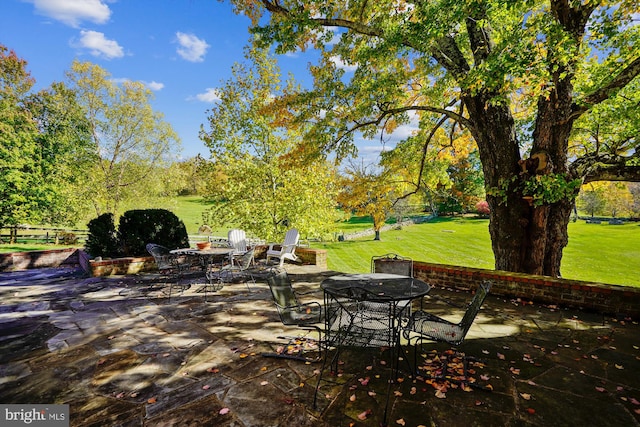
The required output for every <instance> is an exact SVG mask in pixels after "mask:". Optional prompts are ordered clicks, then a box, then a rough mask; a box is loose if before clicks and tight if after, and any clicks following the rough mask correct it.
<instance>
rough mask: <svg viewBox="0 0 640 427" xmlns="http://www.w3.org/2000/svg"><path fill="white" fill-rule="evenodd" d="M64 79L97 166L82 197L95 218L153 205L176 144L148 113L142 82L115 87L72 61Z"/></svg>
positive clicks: (100, 72) (101, 73) (99, 72)
mask: <svg viewBox="0 0 640 427" xmlns="http://www.w3.org/2000/svg"><path fill="white" fill-rule="evenodd" d="M67 78H68V80H69V85H70V87H71V88H72V89H73V90H74V91H75V92H76V94H77V102H78V104H79V105H80V106H81V108H82V110H83V112H84V115H85V117H86V119H87V121H88V127H89V131H90V135H91V143H92V146H93V153H94V160H95V161H94V163H93V164H92V168H91V169H90V171H89V173H88V175H87V176H86V181H85V186H84V188H83V190H84V191H83V194H82V196H83V197H85V198H86V199H87V200H90V201H91V203H92V205H93V208H94V210H95V213H96V214H97V215H100V214H102V213H105V212H111V213H114V214H116V215H117V214H118V213H119V212H121V211H122V210H123V209H126V208H127V207H130V206H131V205H132V204H134V205H135V206H136V207H141V206H143V205H147V206H148V205H153V204H154V203H156V202H157V198H158V197H160V196H162V195H163V193H164V191H165V186H164V182H165V181H166V175H163V174H164V173H166V171H167V169H166V161H167V160H169V156H170V155H171V154H172V153H175V152H176V151H177V150H178V149H179V140H178V136H177V135H176V133H175V132H174V131H173V129H172V128H171V126H170V125H169V123H167V122H165V121H164V120H163V116H162V114H161V113H159V112H156V111H153V109H152V108H151V105H150V102H151V99H152V93H151V91H150V90H149V89H148V88H146V87H145V86H144V84H142V83H140V82H133V81H125V82H123V83H121V84H117V83H116V82H114V81H113V80H112V79H111V78H110V75H109V73H108V72H107V71H106V70H104V69H103V68H101V67H99V66H97V65H95V64H91V63H89V62H79V61H74V62H73V64H72V66H71V70H70V71H69V72H68V73H67Z"/></svg>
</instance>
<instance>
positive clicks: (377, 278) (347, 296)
mask: <svg viewBox="0 0 640 427" xmlns="http://www.w3.org/2000/svg"><path fill="white" fill-rule="evenodd" d="M320 287H321V288H322V290H323V291H324V303H325V304H324V307H325V342H326V344H327V346H330V347H335V348H336V349H337V351H336V353H335V355H334V357H333V360H332V362H331V365H332V369H333V367H334V366H335V364H336V363H337V358H338V354H339V352H340V350H341V348H344V347H349V346H353V347H389V348H390V349H391V350H392V353H391V354H392V356H391V358H392V360H391V362H392V363H393V364H394V367H393V369H392V372H391V378H390V384H391V382H392V381H393V377H394V375H395V374H396V373H397V369H398V363H399V358H400V355H401V354H403V352H402V348H401V343H400V337H401V328H402V324H403V321H404V320H406V319H407V318H408V317H409V315H410V314H411V304H412V302H413V301H414V300H417V299H420V298H422V297H424V296H426V295H427V294H428V293H429V291H430V290H431V285H429V284H428V283H425V282H423V281H422V280H419V279H415V278H413V277H409V276H400V275H397V274H387V273H365V274H342V275H337V276H332V277H329V278H327V279H325V280H323V281H322V283H321V284H320ZM327 354H328V353H327V352H325V358H324V363H323V367H322V370H321V372H320V376H319V378H318V387H319V386H320V380H321V376H322V371H323V370H324V368H325V367H326V364H327ZM389 386H390V385H389ZM389 390H390V389H389ZM316 393H317V388H316ZM388 398H389V396H388V395H387V405H388ZM386 417H387V408H386V407H385V413H384V419H385V422H386Z"/></svg>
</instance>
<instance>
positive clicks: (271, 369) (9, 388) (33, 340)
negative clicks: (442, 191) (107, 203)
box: [0, 264, 640, 427]
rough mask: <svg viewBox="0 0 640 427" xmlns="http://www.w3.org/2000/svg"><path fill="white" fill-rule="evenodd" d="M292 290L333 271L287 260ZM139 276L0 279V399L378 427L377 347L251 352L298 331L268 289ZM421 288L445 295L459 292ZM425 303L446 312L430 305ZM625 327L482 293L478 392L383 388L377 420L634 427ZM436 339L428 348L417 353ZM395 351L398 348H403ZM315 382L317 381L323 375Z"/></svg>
mask: <svg viewBox="0 0 640 427" xmlns="http://www.w3.org/2000/svg"><path fill="white" fill-rule="evenodd" d="M286 267H287V270H288V272H289V274H290V275H291V278H292V280H293V281H294V286H295V287H296V289H300V290H301V291H309V290H313V289H317V290H318V292H317V294H315V297H316V299H317V300H319V301H320V300H322V293H321V292H320V291H319V287H318V285H319V283H320V281H322V279H323V278H325V277H328V276H330V275H332V274H334V273H333V272H330V271H322V270H318V269H316V268H315V267H314V266H295V265H290V264H287V265H286ZM153 279H154V276H153V275H150V274H145V275H139V276H123V277H112V278H86V277H82V276H80V275H79V274H77V272H76V271H73V270H69V269H41V270H28V271H23V272H13V273H0V297H1V298H2V306H0V349H1V351H0V402H2V403H67V404H69V405H70V413H71V425H74V426H93V425H95V426H104V425H110V426H114V425H123V426H137V425H145V426H156V425H167V426H169V425H215V426H244V427H250V426H251V427H253V426H283V425H301V426H332V427H333V426H377V425H379V424H380V422H381V421H382V413H383V409H384V404H385V399H386V391H387V379H388V377H389V371H388V368H389V363H387V360H388V359H387V352H386V351H385V350H380V349H366V350H363V349H352V350H347V351H344V352H343V353H341V357H340V360H341V362H340V365H339V367H340V371H341V374H340V375H339V376H334V377H333V378H331V379H333V380H335V382H334V383H333V384H332V383H329V382H324V381H323V383H322V387H321V391H320V393H319V404H318V407H317V409H314V408H313V406H312V400H313V395H314V391H315V386H316V382H317V375H318V370H319V369H320V368H321V363H311V364H305V363H304V362H300V361H295V360H287V359H279V358H266V357H262V356H261V353H263V352H273V351H274V350H275V349H276V348H277V347H278V346H279V345H282V343H283V342H284V341H283V340H280V339H278V338H277V337H279V336H283V335H297V334H299V333H300V330H299V329H298V328H287V327H284V326H283V325H282V323H280V321H279V318H278V314H277V312H276V310H275V307H274V305H273V303H272V300H271V297H270V294H269V289H268V287H267V286H266V284H265V283H264V282H261V281H258V283H257V284H256V286H254V287H253V288H252V289H251V290H250V291H248V290H247V288H246V287H245V285H244V284H243V283H236V284H230V285H227V286H225V287H224V288H223V289H222V290H221V291H218V292H217V293H215V294H211V293H210V294H209V295H208V297H209V302H206V303H205V302H204V295H203V294H202V293H201V292H200V291H201V285H198V284H197V283H193V284H191V285H190V286H189V287H188V289H185V291H184V292H183V293H180V294H177V295H176V297H175V298H173V297H172V301H171V303H169V302H168V299H167V298H166V295H165V294H164V292H163V288H162V287H161V286H152V285H153V283H154V280H153ZM432 293H434V294H435V293H437V294H438V295H443V296H446V297H447V298H449V299H451V300H455V301H458V302H460V303H464V302H467V301H468V300H469V295H468V294H465V293H456V292H452V291H448V290H443V289H434V290H433V291H432ZM427 304H428V305H427V307H426V309H427V310H428V311H431V312H434V313H436V314H439V315H452V316H453V318H458V317H459V311H457V312H454V311H452V309H451V307H449V306H446V305H443V304H442V303H440V302H437V301H435V300H431V301H429V302H428V303H427ZM639 346H640V328H639V327H638V324H637V323H634V322H631V321H626V322H625V321H618V320H616V319H611V318H608V317H603V316H602V315H598V314H594V313H587V312H582V311H579V310H566V309H561V308H558V307H553V306H540V305H535V304H523V303H521V302H519V301H514V300H505V299H503V298H497V297H495V296H492V295H489V297H488V298H487V300H486V301H485V304H484V306H483V309H482V311H481V312H480V315H479V316H478V318H477V319H476V322H475V323H474V326H473V327H472V329H471V331H470V333H469V335H468V337H467V340H466V341H465V343H464V344H462V345H461V346H460V347H459V348H458V350H460V351H462V352H465V353H466V354H468V355H472V356H476V357H478V358H481V359H482V360H483V361H484V362H485V366H484V367H483V368H478V369H477V370H476V373H475V374H474V376H475V377H476V378H477V379H478V380H479V381H482V382H483V383H484V384H490V386H491V387H492V389H493V391H484V390H473V391H463V390H462V389H460V388H457V389H453V388H452V389H449V390H448V391H446V392H444V393H443V391H442V390H440V392H437V390H436V389H435V388H434V385H432V384H430V383H429V382H428V381H425V380H423V379H414V378H411V377H409V376H404V377H401V378H400V379H399V380H398V381H396V382H395V383H393V384H392V388H391V391H392V395H391V401H390V416H389V425H391V426H395V425H406V426H420V425H423V426H438V425H441V426H470V425H477V426H493V425H500V426H505V425H509V426H516V425H518V426H519V425H522V426H548V425H554V426H560V425H566V426H576V425H583V426H587V425H589V426H591V425H593V426H621V425H625V426H631V425H640V380H638V376H637V373H638V372H640V349H639ZM448 349H449V347H447V346H443V345H441V344H431V343H427V344H425V345H424V347H423V348H422V351H421V352H420V354H425V355H427V356H428V357H431V355H432V353H431V351H432V350H438V351H440V352H444V351H446V350H448ZM409 354H412V353H411V351H409ZM325 377H329V375H328V373H327V372H326V371H325Z"/></svg>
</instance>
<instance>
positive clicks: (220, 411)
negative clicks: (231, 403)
mask: <svg viewBox="0 0 640 427" xmlns="http://www.w3.org/2000/svg"><path fill="white" fill-rule="evenodd" d="M230 410H231V409H229V408H222V409H220V410H219V411H218V413H219V414H220V415H226V414H228V413H229V411H230Z"/></svg>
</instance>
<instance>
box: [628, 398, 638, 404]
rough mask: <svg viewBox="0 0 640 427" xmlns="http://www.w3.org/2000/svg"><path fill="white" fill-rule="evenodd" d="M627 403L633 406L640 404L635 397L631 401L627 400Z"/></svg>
mask: <svg viewBox="0 0 640 427" xmlns="http://www.w3.org/2000/svg"><path fill="white" fill-rule="evenodd" d="M629 402H631V403H633V404H634V405H640V402H638V400H637V399H636V398H635V397H632V398H631V399H629Z"/></svg>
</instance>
